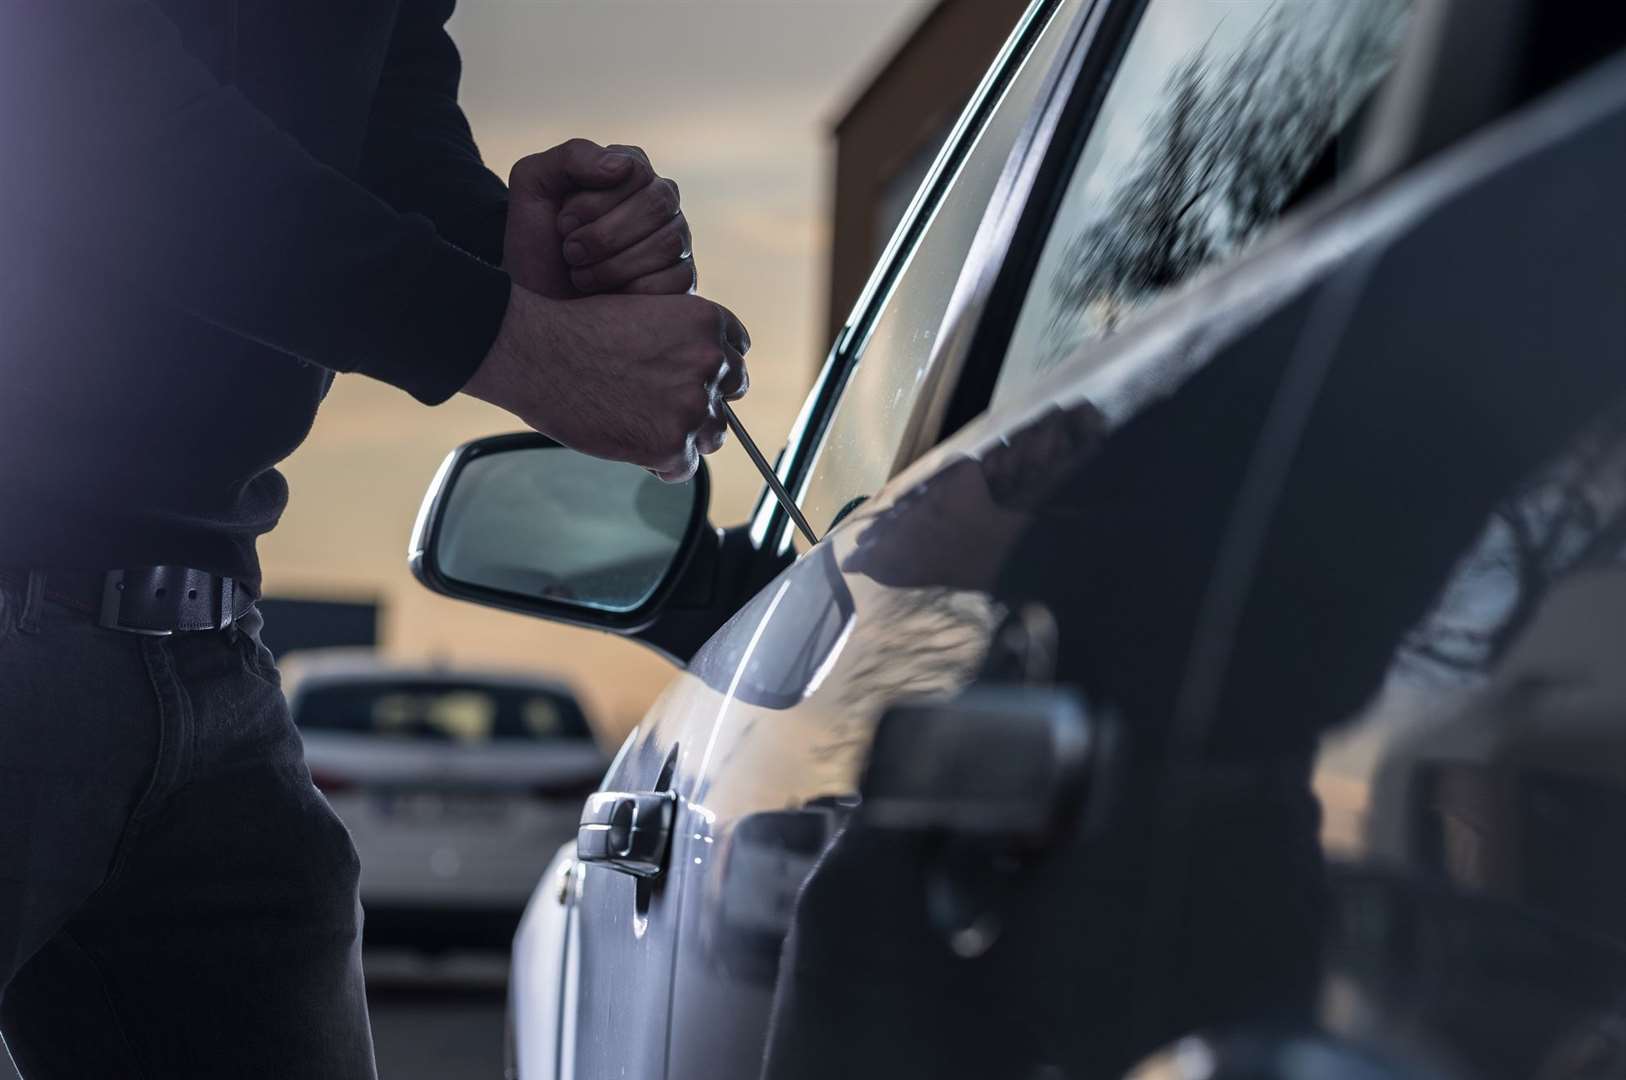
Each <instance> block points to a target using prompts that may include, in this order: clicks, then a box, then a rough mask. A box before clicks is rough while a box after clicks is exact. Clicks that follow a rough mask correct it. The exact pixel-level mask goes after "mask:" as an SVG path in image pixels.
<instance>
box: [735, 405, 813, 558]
mask: <svg viewBox="0 0 1626 1080" xmlns="http://www.w3.org/2000/svg"><path fill="white" fill-rule="evenodd" d="M719 404H720V405H722V407H723V419H724V420H725V421H726V422H727V423H728V430H730V431H732V432H733V433H734V437H735V438H736V439H738V440H740V445H741V446H743V447H745V452H746V453H747V454H749V455H750V456H751V464H753V465H755V466H756V467H757V472H759V473H761V474H762V479H764V480H766V481H767V482H768V490H769V491H771V492H773V497H774V498H776V499H778V500H779V505H780V506H783V507H784V508H785V513H787V514H789V515H790V519H791V521H793V522H795V523H796V528H797V529H799V530H801V533H802V535H803V536H805V537H807V542H808V543H810V544H816V543H818V542H819V538H818V537H817V536H815V535H814V533H813V526H811V525H809V524H808V523H807V518H805V517H803V516H802V511H801V510H800V509H799V508H798V507H797V506H796V500H795V499H793V498H791V497H790V492H788V491H786V490H785V485H784V484H781V483H780V482H779V474H778V473H776V472H774V471H773V466H772V465H770V464H768V459H767V458H765V457H763V456H762V451H761V450H758V449H757V444H756V440H754V439H752V438H751V436H750V434H748V433H747V432H746V430H745V425H744V424H742V423H740V418H739V417H737V416H735V415H734V410H733V408H732V407H731V406H730V405H729V404H728V402H726V401H723V402H719Z"/></svg>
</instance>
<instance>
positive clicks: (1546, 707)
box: [1315, 410, 1626, 854]
mask: <svg viewBox="0 0 1626 1080" xmlns="http://www.w3.org/2000/svg"><path fill="white" fill-rule="evenodd" d="M1623 524H1626V413H1622V412H1621V411H1620V410H1616V412H1615V413H1614V414H1613V415H1612V416H1610V417H1607V418H1606V419H1605V420H1604V421H1603V422H1602V423H1600V424H1599V425H1597V426H1596V427H1594V428H1593V429H1592V430H1590V431H1588V432H1586V433H1585V434H1583V435H1582V436H1581V437H1580V438H1578V439H1576V440H1574V442H1573V443H1572V444H1571V446H1570V448H1569V449H1568V450H1567V451H1566V452H1565V453H1564V454H1562V455H1560V456H1559V457H1558V458H1557V459H1556V460H1555V461H1554V462H1553V463H1552V464H1551V465H1549V466H1548V467H1547V468H1545V469H1543V470H1542V471H1541V472H1540V473H1538V474H1537V475H1536V476H1535V477H1533V478H1531V480H1530V481H1529V482H1528V483H1526V484H1525V485H1524V486H1523V487H1522V488H1521V490H1520V491H1519V492H1518V493H1516V494H1515V495H1513V496H1512V497H1510V498H1509V499H1507V500H1506V501H1504V502H1503V503H1502V505H1501V506H1499V507H1498V508H1497V509H1496V511H1495V512H1494V513H1493V514H1492V515H1491V517H1490V519H1489V521H1487V522H1486V524H1485V527H1484V529H1483V530H1482V531H1481V533H1480V535H1479V537H1478V539H1477V540H1476V541H1475V543H1474V544H1473V546H1472V547H1471V548H1470V549H1469V550H1468V551H1467V553H1466V554H1464V556H1463V557H1462V558H1461V559H1460V560H1459V561H1458V563H1457V565H1456V567H1455V568H1454V569H1453V570H1452V572H1451V574H1450V575H1449V577H1448V579H1447V581H1446V582H1445V585H1444V587H1443V588H1442V589H1441V590H1440V594H1439V598H1438V599H1437V600H1436V602H1435V604H1434V606H1433V608H1432V610H1430V611H1429V613H1428V614H1427V615H1425V616H1424V617H1423V619H1422V620H1421V621H1420V622H1419V623H1418V625H1417V627H1416V628H1415V629H1413V630H1412V631H1411V632H1410V633H1409V634H1407V635H1406V638H1405V639H1404V641H1403V642H1402V643H1401V645H1400V647H1399V649H1398V650H1397V652H1396V655H1395V659H1394V662H1393V666H1392V667H1391V669H1390V671H1389V674H1388V677H1387V678H1386V679H1385V682H1384V686H1383V688H1382V690H1381V691H1380V692H1379V693H1378V694H1377V696H1376V697H1375V698H1374V700H1373V701H1372V702H1371V703H1370V704H1368V705H1367V706H1366V708H1364V709H1363V710H1362V711H1361V713H1360V715H1359V716H1357V717H1354V718H1352V720H1351V722H1350V723H1349V724H1347V725H1345V726H1344V728H1342V729H1341V730H1338V731H1335V732H1333V733H1332V734H1330V735H1329V737H1328V738H1327V739H1326V740H1324V743H1323V746H1322V748H1321V753H1320V755H1319V758H1318V760H1317V763H1316V776H1315V786H1316V791H1317V794H1318V795H1319V796H1320V797H1321V799H1322V802H1323V805H1324V807H1325V810H1326V819H1325V820H1326V829H1325V832H1324V837H1323V839H1324V840H1325V842H1326V843H1327V844H1328V847H1329V849H1330V850H1332V851H1334V852H1339V853H1344V854H1353V853H1357V852H1361V851H1364V850H1365V849H1366V845H1367V843H1368V842H1369V838H1368V836H1367V835H1366V828H1367V815H1368V808H1369V804H1370V802H1371V800H1372V799H1373V798H1374V795H1375V793H1374V791H1373V790H1372V784H1373V781H1374V778H1375V776H1376V775H1377V773H1378V771H1379V769H1380V768H1381V767H1382V765H1383V762H1384V759H1385V758H1389V757H1395V756H1397V754H1398V753H1400V752H1399V751H1397V747H1400V746H1408V745H1409V746H1421V745H1425V744H1427V743H1428V742H1429V740H1431V739H1433V738H1434V737H1435V733H1437V732H1440V731H1442V730H1443V729H1445V728H1447V727H1450V726H1452V725H1459V726H1460V725H1466V726H1467V727H1468V728H1470V729H1479V730H1480V733H1481V734H1482V735H1484V736H1485V737H1486V738H1487V740H1488V741H1487V743H1486V745H1487V746H1495V745H1497V744H1496V743H1495V741H1494V736H1495V735H1496V732H1494V731H1493V730H1491V729H1492V728H1494V727H1496V726H1497V725H1498V724H1504V725H1505V724H1506V723H1508V722H1511V723H1514V724H1520V723H1523V724H1524V725H1525V726H1526V727H1529V728H1531V729H1532V730H1533V729H1534V726H1535V725H1534V724H1532V723H1530V722H1529V717H1530V715H1531V714H1532V708H1533V705H1532V703H1534V702H1536V701H1537V700H1538V699H1540V700H1541V709H1540V712H1544V713H1546V714H1547V715H1552V714H1553V713H1554V712H1555V710H1556V709H1557V708H1558V707H1559V706H1558V704H1557V703H1560V702H1562V703H1563V704H1564V707H1567V708H1570V709H1572V710H1573V709H1575V708H1578V707H1579V706H1580V705H1581V703H1583V702H1585V701H1587V700H1589V699H1596V700H1597V701H1598V702H1601V703H1602V705H1601V707H1600V708H1598V709H1596V710H1595V711H1597V712H1598V713H1599V714H1600V715H1603V714H1605V713H1607V714H1609V715H1610V716H1613V715H1614V713H1615V712H1618V706H1619V703H1620V701H1621V700H1623V697H1626V695H1623V694H1622V692H1621V690H1620V689H1619V687H1617V686H1615V685H1614V684H1616V683H1618V682H1619V681H1620V672H1621V671H1626V668H1622V666H1621V665H1619V664H1617V663H1615V662H1614V657H1615V654H1616V653H1617V652H1618V640H1617V639H1615V638H1613V637H1610V636H1608V635H1601V634H1600V632H1601V630H1602V627H1603V625H1605V624H1606V623H1607V622H1612V621H1618V619H1617V618H1616V617H1615V615H1614V614H1613V613H1614V611H1616V610H1618V608H1617V607H1615V606H1613V605H1611V604H1610V603H1609V602H1608V600H1607V599H1606V598H1607V596H1608V595H1609V594H1610V592H1611V591H1612V592H1613V593H1614V594H1615V595H1626V594H1623V593H1622V592H1621V588H1622V587H1621V581H1622V579H1621V577H1620V571H1619V569H1618V567H1619V564H1620V562H1621V561H1622V558H1623V555H1626V550H1623V548H1626V536H1623V532H1626V529H1623ZM1603 567H1607V568H1608V569H1605V570H1602V571H1601V573H1600V568H1603ZM1583 582H1586V583H1588V584H1583ZM1561 597H1562V598H1563V599H1561ZM1583 598H1584V599H1583ZM1600 643H1601V647H1600ZM1589 661H1590V662H1589ZM1533 673H1539V675H1540V678H1535V677H1533ZM1520 679H1524V680H1525V681H1526V684H1525V686H1524V687H1523V688H1522V689H1521V687H1520V686H1519V681H1520ZM1538 690H1539V693H1538V692H1537V691H1538ZM1521 695H1522V701H1523V703H1522V704H1519V700H1521ZM1510 701H1511V702H1513V705H1512V706H1510V704H1509V702H1510ZM1454 742H1455V744H1456V745H1458V746H1460V745H1463V744H1464V742H1465V740H1463V739H1462V738H1460V737H1458V738H1457V739H1455V740H1454ZM1617 756H1618V751H1617Z"/></svg>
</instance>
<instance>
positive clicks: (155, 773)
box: [85, 641, 174, 905]
mask: <svg viewBox="0 0 1626 1080" xmlns="http://www.w3.org/2000/svg"><path fill="white" fill-rule="evenodd" d="M140 644H141V645H142V646H143V648H142V650H141V660H142V665H143V666H144V667H145V668H146V669H147V682H148V685H150V686H151V687H152V692H153V703H154V705H155V706H156V708H157V713H158V746H157V749H156V751H155V752H154V754H153V761H152V775H150V776H149V777H148V778H147V786H146V787H145V788H143V789H142V791H141V797H140V798H138V799H136V803H135V806H134V807H133V808H132V809H131V811H130V816H129V817H128V818H126V819H125V822H124V828H123V829H122V830H121V831H120V832H119V838H118V840H117V841H115V842H114V844H113V857H112V859H110V860H109V861H108V864H107V873H106V874H105V875H103V877H102V882H101V884H100V885H98V886H96V889H95V890H94V891H93V892H92V893H91V894H90V896H89V897H87V898H86V900H85V903H86V904H87V905H88V904H89V903H90V902H91V901H93V900H95V899H96V898H97V897H99V896H101V894H102V893H104V892H106V891H107V890H108V889H109V888H110V887H111V886H112V885H113V884H114V882H115V881H117V879H118V877H119V875H120V873H122V872H123V870H124V865H125V862H126V861H127V860H128V856H129V850H130V844H131V842H132V841H133V840H134V838H135V836H136V834H137V833H139V832H140V827H141V824H142V823H143V822H144V821H145V820H146V819H147V816H148V813H149V811H150V810H151V806H152V804H153V803H156V802H157V801H158V793H159V788H160V786H161V784H162V780H163V775H164V759H165V757H166V756H167V755H168V754H169V752H170V749H171V745H172V743H173V742H174V738H173V736H172V734H171V732H170V723H169V717H168V710H167V709H166V708H165V707H164V691H163V687H162V686H160V685H159V681H158V672H156V671H155V670H153V658H152V653H151V652H150V651H149V650H148V648H146V646H147V644H148V643H147V642H145V641H143V642H141V643H140ZM159 651H160V653H161V652H162V650H161V649H160V650H159Z"/></svg>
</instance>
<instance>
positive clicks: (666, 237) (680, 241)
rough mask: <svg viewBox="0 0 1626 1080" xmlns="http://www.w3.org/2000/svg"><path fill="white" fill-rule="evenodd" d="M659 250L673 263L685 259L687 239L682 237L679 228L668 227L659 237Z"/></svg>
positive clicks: (686, 255)
mask: <svg viewBox="0 0 1626 1080" xmlns="http://www.w3.org/2000/svg"><path fill="white" fill-rule="evenodd" d="M661 248H662V251H663V252H664V253H665V255H666V256H667V258H669V259H672V260H673V261H676V260H678V259H683V258H687V257H688V254H689V238H688V237H687V236H684V235H683V230H682V229H681V228H678V227H676V226H668V227H667V228H666V230H665V231H664V232H663V234H662V236H661Z"/></svg>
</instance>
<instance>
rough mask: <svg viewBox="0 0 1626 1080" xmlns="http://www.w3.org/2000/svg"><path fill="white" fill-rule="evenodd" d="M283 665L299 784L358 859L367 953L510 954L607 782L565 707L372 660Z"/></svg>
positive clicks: (516, 687)
mask: <svg viewBox="0 0 1626 1080" xmlns="http://www.w3.org/2000/svg"><path fill="white" fill-rule="evenodd" d="M286 668H287V674H288V686H289V692H288V700H289V705H290V707H291V708H292V710H293V715H294V722H295V723H296V724H297V725H298V726H299V728H300V731H301V734H302V735H303V737H304V740H305V756H306V761H307V762H308V764H309V766H310V770H311V777H312V779H313V780H314V781H315V782H316V785H317V786H318V787H319V788H321V789H322V791H323V793H324V794H326V796H327V798H328V801H329V802H330V803H332V805H333V809H334V810H335V811H336V812H337V813H338V815H339V817H340V818H341V819H343V821H344V823H345V825H347V826H348V827H349V829H350V834H351V836H352V837H353V838H354V839H355V844H356V849H357V851H358V852H359V853H360V856H361V898H362V905H363V907H364V908H365V909H366V937H367V942H368V944H372V945H379V944H382V945H410V946H415V947H423V948H429V949H441V948H453V947H465V946H470V947H488V948H496V947H506V945H507V943H508V940H509V938H510V937H511V935H512V934H513V931H514V927H515V925H516V924H517V923H518V920H519V915H520V912H521V910H522V909H523V907H524V905H525V901H526V898H527V897H528V896H529V895H530V892H531V889H532V888H533V887H534V885H535V884H536V878H537V875H538V874H539V873H540V872H541V871H542V869H543V867H544V866H545V865H546V863H547V860H548V858H549V856H550V855H551V854H552V852H553V850H554V849H555V848H557V847H558V845H559V843H560V842H561V841H562V840H564V839H566V838H567V837H570V836H573V835H574V834H575V831H576V819H577V817H578V815H579V813H580V810H581V802H582V798H583V796H584V794H585V793H586V792H588V791H591V790H592V789H593V788H594V787H595V786H596V785H597V782H598V778H599V777H600V776H601V775H602V774H603V771H604V767H605V758H604V756H603V755H602V754H601V752H600V751H599V749H598V746H597V745H596V744H595V742H594V741H593V737H592V734H591V733H590V730H589V728H588V725H587V719H586V716H585V715H584V714H583V712H582V708H581V706H580V704H579V703H578V702H577V700H576V697H575V695H574V694H573V693H571V691H570V689H569V688H568V687H566V686H563V685H561V684H559V683H556V682H552V681H549V680H547V679H543V678H540V677H537V676H534V675H501V674H471V673H467V672H458V671H452V670H445V669H436V668H421V667H401V666H391V665H388V664H385V663H382V662H380V661H378V660H377V659H374V658H371V657H362V658H328V659H325V660H305V661H301V660H300V659H299V658H298V657H294V658H291V659H290V660H289V661H288V662H287V664H286Z"/></svg>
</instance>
